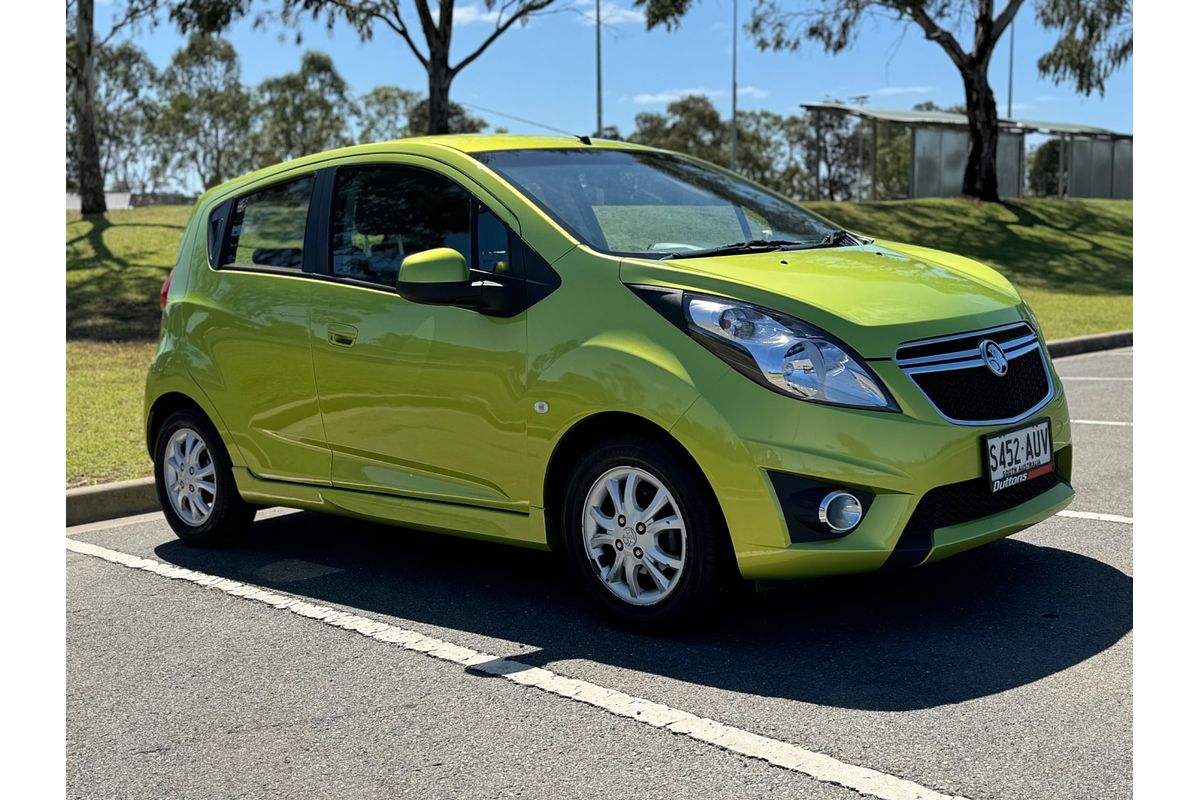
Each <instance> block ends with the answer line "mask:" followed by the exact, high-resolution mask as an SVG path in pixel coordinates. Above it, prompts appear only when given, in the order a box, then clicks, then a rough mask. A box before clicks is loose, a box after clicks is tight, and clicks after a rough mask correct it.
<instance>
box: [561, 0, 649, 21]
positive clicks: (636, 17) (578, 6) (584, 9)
mask: <svg viewBox="0 0 1200 800" xmlns="http://www.w3.org/2000/svg"><path fill="white" fill-rule="evenodd" d="M574 10H575V11H576V13H578V15H579V22H580V23H582V24H584V25H595V24H596V0H575V9H574ZM600 20H601V21H602V22H603V23H604V24H605V25H634V24H637V25H644V24H646V14H645V12H643V11H640V10H638V9H634V8H629V7H628V6H623V5H621V4H619V3H616V2H613V0H600Z"/></svg>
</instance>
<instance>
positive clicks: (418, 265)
mask: <svg viewBox="0 0 1200 800" xmlns="http://www.w3.org/2000/svg"><path fill="white" fill-rule="evenodd" d="M396 291H397V292H398V293H399V294H400V296H401V297H403V298H404V299H405V300H411V301H412V302H414V303H428V304H431V305H446V306H455V305H464V306H472V305H474V304H475V303H477V302H478V300H479V297H480V294H481V292H482V288H481V287H480V285H479V284H474V283H472V282H471V270H470V269H469V268H468V267H467V260H466V259H465V258H463V256H462V253H460V252H458V251H457V250H454V249H452V248H449V247H435V248H434V249H432V250H422V251H421V252H419V253H413V254H412V255H409V256H405V258H404V260H403V261H402V262H400V273H399V274H398V275H397V276H396Z"/></svg>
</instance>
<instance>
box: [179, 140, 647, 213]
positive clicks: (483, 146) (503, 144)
mask: <svg viewBox="0 0 1200 800" xmlns="http://www.w3.org/2000/svg"><path fill="white" fill-rule="evenodd" d="M588 141H589V143H588V144H585V143H584V142H583V141H582V140H581V139H580V137H577V136H524V135H519V134H511V133H462V134H447V135H442V136H413V137H409V138H406V139H392V140H389V141H384V142H372V143H370V144H359V145H352V146H350V147H339V148H337V149H336V150H325V151H323V152H320V153H313V154H312V155H308V156H302V157H301V158H297V159H293V160H291V161H284V162H282V163H279V164H272V165H271V166H268V167H263V168H261V169H258V170H255V171H254V172H250V173H248V174H245V175H240V176H238V177H236V178H233V179H232V180H229V181H226V182H224V183H222V184H219V185H217V186H214V187H213V188H211V189H209V190H208V191H206V192H204V194H203V195H201V200H207V198H209V197H213V196H217V195H226V194H228V193H230V192H232V191H234V190H236V189H238V188H240V187H242V186H245V185H247V184H251V183H254V182H255V181H257V180H259V179H262V178H268V177H271V176H273V175H275V174H277V173H282V172H287V171H290V170H292V169H295V168H298V167H305V166H309V165H313V164H317V163H319V162H323V161H330V160H333V159H340V158H349V157H353V156H369V155H371V154H373V153H405V152H409V153H413V154H429V152H430V148H431V147H432V148H435V149H443V150H453V151H457V152H459V153H462V154H465V155H470V154H473V153H483V152H489V151H496V150H534V149H540V150H549V149H563V148H570V149H578V150H588V149H606V150H614V149H615V150H647V151H649V150H655V149H656V148H653V147H646V146H644V145H639V144H634V143H632V142H621V141H613V140H609V139H589V140H588Z"/></svg>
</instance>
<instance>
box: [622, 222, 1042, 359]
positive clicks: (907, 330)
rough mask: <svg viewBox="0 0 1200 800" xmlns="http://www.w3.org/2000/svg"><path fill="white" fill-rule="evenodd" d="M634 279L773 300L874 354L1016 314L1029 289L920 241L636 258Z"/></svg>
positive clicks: (626, 270)
mask: <svg viewBox="0 0 1200 800" xmlns="http://www.w3.org/2000/svg"><path fill="white" fill-rule="evenodd" d="M621 279H622V280H623V281H625V282H626V283H647V284H657V285H669V286H675V287H679V288H684V289H691V290H694V291H699V292H710V293H712V294H718V295H723V296H727V297H732V298H736V299H740V300H744V301H746V302H749V303H755V304H758V305H763V306H766V307H768V308H773V309H776V310H778V311H781V312H783V313H786V314H792V315H793V316H796V317H799V318H800V319H803V320H805V321H806V322H810V323H812V324H814V325H818V326H820V327H822V328H825V329H826V330H828V331H829V332H830V333H832V334H834V335H835V336H837V337H839V338H841V339H842V340H843V341H845V342H846V343H847V344H849V345H850V346H851V347H854V348H855V349H856V350H858V352H859V353H860V354H862V355H863V356H865V357H867V358H886V357H890V356H891V355H892V354H893V353H894V352H895V349H896V345H897V344H899V343H901V342H904V341H911V340H913V339H921V338H925V337H927V336H939V335H943V334H947V333H957V332H959V331H963V330H977V329H980V328H985V327H991V326H993V325H1000V324H1004V323H1007V322H1013V321H1016V320H1019V319H1021V318H1022V312H1021V310H1020V302H1021V298H1020V296H1019V295H1018V294H1017V292H1016V290H1015V289H1013V287H1012V284H1010V283H1009V282H1008V281H1007V280H1006V279H1005V278H1004V277H1003V276H1002V275H1000V274H999V273H998V272H996V271H995V270H993V269H991V268H990V267H987V266H985V265H983V264H980V263H978V262H976V261H972V260H970V259H967V258H963V257H961V256H955V255H953V254H950V253H944V252H940V251H937V250H931V249H928V248H923V247H914V246H911V245H901V244H897V243H892V242H875V243H873V244H870V245H864V246H860V247H837V248H822V249H818V250H796V251H776V252H768V253H750V254H739V255H730V256H710V257H707V258H677V259H669V260H665V261H650V260H644V259H626V260H625V261H623V262H622V265H621Z"/></svg>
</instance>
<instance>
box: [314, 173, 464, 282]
mask: <svg viewBox="0 0 1200 800" xmlns="http://www.w3.org/2000/svg"><path fill="white" fill-rule="evenodd" d="M471 205H472V198H471V195H470V194H469V193H468V192H467V190H466V189H463V188H462V187H461V186H459V185H457V184H455V183H453V182H452V181H450V180H449V179H447V178H443V177H442V176H440V175H435V174H433V173H430V172H424V171H421V170H415V169H406V168H403V167H352V168H343V169H340V170H338V173H337V184H336V186H335V189H334V195H333V227H332V229H331V231H330V246H331V250H332V267H333V274H334V275H335V276H339V277H345V278H355V279H358V280H363V281H370V282H371V283H378V284H381V285H383V286H389V287H391V286H394V285H395V283H396V275H397V274H398V273H399V272H400V262H401V261H403V260H404V257H405V256H407V255H410V254H412V253H419V252H421V251H422V250H432V249H433V248H435V247H450V248H453V249H455V250H457V251H458V252H460V253H462V254H463V257H464V258H466V259H468V261H469V260H470V259H471Z"/></svg>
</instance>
